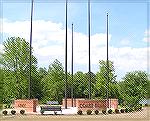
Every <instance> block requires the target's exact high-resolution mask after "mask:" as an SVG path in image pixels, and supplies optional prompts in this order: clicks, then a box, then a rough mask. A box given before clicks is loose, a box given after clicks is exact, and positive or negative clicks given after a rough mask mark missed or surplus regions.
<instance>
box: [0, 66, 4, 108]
mask: <svg viewBox="0 0 150 121" xmlns="http://www.w3.org/2000/svg"><path fill="white" fill-rule="evenodd" d="M3 79H4V73H3V69H2V68H0V109H2V107H3Z"/></svg>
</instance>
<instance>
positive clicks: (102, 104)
mask: <svg viewBox="0 0 150 121" xmlns="http://www.w3.org/2000/svg"><path fill="white" fill-rule="evenodd" d="M108 102H109V103H107V100H106V99H101V100H88V99H73V106H74V107H77V108H78V110H82V111H86V110H88V109H89V110H103V109H106V108H107V107H108V106H107V104H108V105H109V108H114V109H117V108H118V99H109V101H108ZM71 106H72V100H71V99H67V107H71ZM62 107H65V100H64V99H63V102H62Z"/></svg>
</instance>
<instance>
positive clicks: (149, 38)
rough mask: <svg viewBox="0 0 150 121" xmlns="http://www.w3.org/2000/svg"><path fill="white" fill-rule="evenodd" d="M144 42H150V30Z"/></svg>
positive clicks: (146, 32) (147, 31)
mask: <svg viewBox="0 0 150 121" xmlns="http://www.w3.org/2000/svg"><path fill="white" fill-rule="evenodd" d="M143 41H144V42H150V30H146V31H145V33H144V38H143Z"/></svg>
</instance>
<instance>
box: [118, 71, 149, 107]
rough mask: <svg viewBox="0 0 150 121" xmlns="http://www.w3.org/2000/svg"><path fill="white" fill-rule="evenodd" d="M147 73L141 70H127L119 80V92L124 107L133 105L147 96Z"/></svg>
mask: <svg viewBox="0 0 150 121" xmlns="http://www.w3.org/2000/svg"><path fill="white" fill-rule="evenodd" d="M147 84H148V74H147V73H146V72H142V71H134V72H129V73H127V74H126V75H125V77H124V80H123V81H122V82H120V84H119V85H120V89H121V90H120V94H121V95H122V98H123V100H124V101H125V105H126V107H135V106H137V105H138V104H139V101H140V100H142V99H144V98H146V97H147V93H148V92H147Z"/></svg>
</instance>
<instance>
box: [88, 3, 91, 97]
mask: <svg viewBox="0 0 150 121" xmlns="http://www.w3.org/2000/svg"><path fill="white" fill-rule="evenodd" d="M88 34H89V99H91V57H90V56H91V55H90V0H88Z"/></svg>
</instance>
